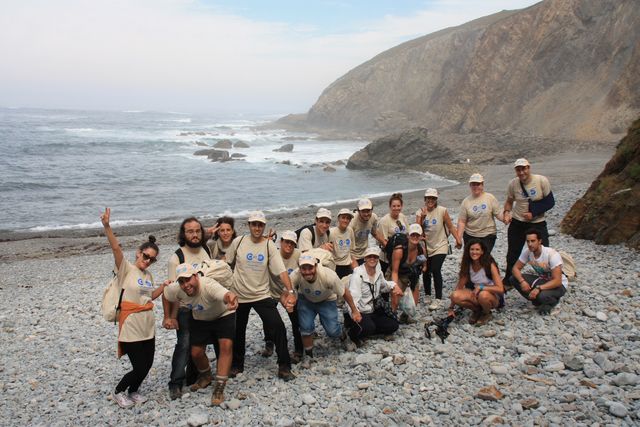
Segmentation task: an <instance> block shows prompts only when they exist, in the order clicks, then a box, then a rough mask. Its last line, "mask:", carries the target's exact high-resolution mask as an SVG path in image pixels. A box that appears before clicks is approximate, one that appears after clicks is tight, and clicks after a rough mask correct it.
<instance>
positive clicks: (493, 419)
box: [482, 415, 504, 426]
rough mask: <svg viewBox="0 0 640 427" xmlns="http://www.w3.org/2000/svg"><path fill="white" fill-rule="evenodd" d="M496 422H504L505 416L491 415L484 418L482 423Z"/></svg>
mask: <svg viewBox="0 0 640 427" xmlns="http://www.w3.org/2000/svg"><path fill="white" fill-rule="evenodd" d="M494 424H504V418H502V417H501V416H500V415H489V416H488V417H487V418H485V419H484V420H482V425H485V426H490V425H494Z"/></svg>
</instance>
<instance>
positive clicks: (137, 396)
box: [129, 391, 149, 403]
mask: <svg viewBox="0 0 640 427" xmlns="http://www.w3.org/2000/svg"><path fill="white" fill-rule="evenodd" d="M129 399H131V400H133V401H134V403H144V402H146V401H147V400H149V399H147V398H146V397H144V396H143V395H141V394H140V393H138V392H137V391H134V392H133V393H129Z"/></svg>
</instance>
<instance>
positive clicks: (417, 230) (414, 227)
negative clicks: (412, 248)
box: [409, 224, 422, 236]
mask: <svg viewBox="0 0 640 427" xmlns="http://www.w3.org/2000/svg"><path fill="white" fill-rule="evenodd" d="M412 234H419V235H421V236H422V227H420V224H411V225H410V226H409V236H411V235H412Z"/></svg>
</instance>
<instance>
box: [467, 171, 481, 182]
mask: <svg viewBox="0 0 640 427" xmlns="http://www.w3.org/2000/svg"><path fill="white" fill-rule="evenodd" d="M472 182H484V177H483V176H482V175H480V174H479V173H474V174H473V175H471V178H469V183H472Z"/></svg>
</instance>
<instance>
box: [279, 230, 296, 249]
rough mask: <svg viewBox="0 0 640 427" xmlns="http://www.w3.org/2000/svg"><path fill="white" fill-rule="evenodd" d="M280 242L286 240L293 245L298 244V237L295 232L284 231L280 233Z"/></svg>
mask: <svg viewBox="0 0 640 427" xmlns="http://www.w3.org/2000/svg"><path fill="white" fill-rule="evenodd" d="M280 240H288V241H289V242H293V244H294V245H297V244H298V235H297V234H296V232H295V231H291V230H286V231H283V232H282V235H281V236H280Z"/></svg>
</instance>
